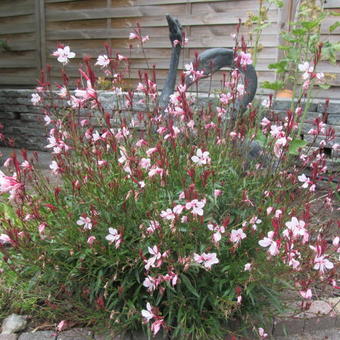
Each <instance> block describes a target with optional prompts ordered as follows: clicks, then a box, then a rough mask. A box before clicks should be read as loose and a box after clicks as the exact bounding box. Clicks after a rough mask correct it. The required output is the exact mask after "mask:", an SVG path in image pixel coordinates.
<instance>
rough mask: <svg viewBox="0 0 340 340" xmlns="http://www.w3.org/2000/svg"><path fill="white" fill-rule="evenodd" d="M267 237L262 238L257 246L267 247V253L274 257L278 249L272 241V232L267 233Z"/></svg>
mask: <svg viewBox="0 0 340 340" xmlns="http://www.w3.org/2000/svg"><path fill="white" fill-rule="evenodd" d="M267 236H268V237H264V238H263V239H262V240H260V241H259V245H260V246H261V247H264V248H266V247H269V249H268V252H269V254H270V255H272V256H276V255H278V253H279V248H278V246H277V243H276V241H274V240H273V237H274V232H273V231H269V232H268V234H267Z"/></svg>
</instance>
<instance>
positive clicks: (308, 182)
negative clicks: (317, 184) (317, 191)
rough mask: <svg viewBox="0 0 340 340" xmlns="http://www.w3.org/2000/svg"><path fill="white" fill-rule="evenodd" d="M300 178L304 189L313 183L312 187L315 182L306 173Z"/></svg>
mask: <svg viewBox="0 0 340 340" xmlns="http://www.w3.org/2000/svg"><path fill="white" fill-rule="evenodd" d="M298 180H299V182H301V183H303V184H302V186H301V188H303V189H307V188H308V186H309V185H311V187H312V186H313V182H312V181H311V180H310V178H309V177H307V176H306V175H305V174H302V175H300V176H298ZM309 190H311V189H309ZM311 191H313V190H311Z"/></svg>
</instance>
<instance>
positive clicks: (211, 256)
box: [194, 253, 220, 269]
mask: <svg viewBox="0 0 340 340" xmlns="http://www.w3.org/2000/svg"><path fill="white" fill-rule="evenodd" d="M194 261H195V262H197V263H200V264H203V266H204V267H205V268H207V269H211V266H212V265H214V264H216V263H219V262H220V261H219V260H218V258H217V257H216V253H202V254H201V255H198V254H194Z"/></svg>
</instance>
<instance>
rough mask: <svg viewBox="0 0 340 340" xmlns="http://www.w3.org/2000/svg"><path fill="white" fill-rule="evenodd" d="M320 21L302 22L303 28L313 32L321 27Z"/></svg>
mask: <svg viewBox="0 0 340 340" xmlns="http://www.w3.org/2000/svg"><path fill="white" fill-rule="evenodd" d="M319 24H320V23H319V21H318V20H314V21H302V22H301V26H302V27H304V28H307V29H308V30H311V29H313V28H315V27H317V26H318V25H319Z"/></svg>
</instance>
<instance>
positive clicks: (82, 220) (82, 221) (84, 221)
mask: <svg viewBox="0 0 340 340" xmlns="http://www.w3.org/2000/svg"><path fill="white" fill-rule="evenodd" d="M77 224H78V225H80V226H81V225H82V226H84V227H83V228H84V229H87V230H91V229H92V221H91V219H90V218H89V217H87V216H86V217H83V216H80V217H79V220H78V221H77Z"/></svg>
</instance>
